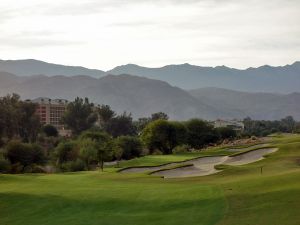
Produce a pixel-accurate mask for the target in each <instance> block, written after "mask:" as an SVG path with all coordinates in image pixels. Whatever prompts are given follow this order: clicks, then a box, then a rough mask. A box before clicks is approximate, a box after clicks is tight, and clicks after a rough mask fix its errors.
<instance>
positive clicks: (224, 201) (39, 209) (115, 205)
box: [0, 136, 300, 225]
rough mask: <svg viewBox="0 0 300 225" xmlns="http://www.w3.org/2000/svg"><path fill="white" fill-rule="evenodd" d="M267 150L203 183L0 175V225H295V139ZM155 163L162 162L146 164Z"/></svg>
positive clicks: (299, 199)
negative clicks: (261, 157) (258, 157)
mask: <svg viewBox="0 0 300 225" xmlns="http://www.w3.org/2000/svg"><path fill="white" fill-rule="evenodd" d="M273 144H274V145H276V147H278V148H279V150H278V151H277V152H275V153H272V154H270V155H269V156H268V157H267V158H266V159H264V160H261V161H258V162H255V163H251V164H248V165H243V166H228V167H226V168H223V169H224V170H223V171H222V172H220V173H217V174H214V175H210V176H204V177H194V178H181V179H160V178H158V177H152V176H148V175H143V174H119V173H116V169H113V168H110V169H107V170H106V172H104V173H101V172H84V173H69V174H54V175H0V224H1V225H59V224H63V225H96V224H101V225H116V224H122V225H127V224H128V225H129V224H130V225H148V224H153V225H154V224H155V225H177V224H180V225H182V224H191V225H193V224H197V225H213V224H217V225H253V224H255V225H298V224H300V223H299V222H300V213H299V211H300V165H299V163H298V160H299V158H300V136H293V137H289V136H288V137H286V136H284V137H276V138H274V142H273ZM196 156H200V155H196ZM159 157H162V158H163V159H162V160H160V159H159ZM187 157H188V156H187V155H186V156H185V155H182V156H178V155H175V156H172V157H169V158H168V159H167V160H172V159H174V160H175V161H180V160H183V159H187ZM192 157H195V155H193V156H192ZM192 157H191V158H192ZM147 160H148V163H151V159H149V158H148V159H147ZM147 160H146V161H147ZM161 161H162V162H165V161H166V158H165V156H156V157H155V158H154V159H153V161H152V164H155V163H157V162H159V163H160V162H161ZM141 165H142V164H141ZM261 167H262V168H263V173H262V174H261Z"/></svg>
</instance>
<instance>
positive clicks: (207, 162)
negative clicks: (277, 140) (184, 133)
mask: <svg viewBox="0 0 300 225" xmlns="http://www.w3.org/2000/svg"><path fill="white" fill-rule="evenodd" d="M252 147H253V146H252ZM256 147H257V146H256ZM277 150H278V149H277V148H262V149H257V150H252V151H249V152H245V153H241V154H238V155H235V156H208V157H200V158H195V159H191V160H187V161H181V162H174V163H169V164H165V165H160V166H148V167H147V166H145V167H132V168H127V169H124V170H121V171H120V172H121V173H145V172H152V173H151V174H152V175H159V176H163V177H164V178H179V177H195V176H205V175H210V174H214V173H218V172H220V171H221V170H216V169H215V166H216V165H220V164H224V165H244V164H249V163H252V162H256V161H259V160H262V159H263V158H264V157H263V156H264V155H266V154H270V153H273V152H275V151H277ZM186 164H192V165H189V166H186ZM180 165H182V167H178V168H174V169H172V167H173V166H180Z"/></svg>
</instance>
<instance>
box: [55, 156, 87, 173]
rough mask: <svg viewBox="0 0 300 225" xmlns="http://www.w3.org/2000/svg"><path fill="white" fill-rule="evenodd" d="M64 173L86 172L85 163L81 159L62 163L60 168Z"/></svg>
mask: <svg viewBox="0 0 300 225" xmlns="http://www.w3.org/2000/svg"><path fill="white" fill-rule="evenodd" d="M60 169H61V171H62V172H76V171H84V170H86V167H85V163H84V161H83V160H81V159H77V160H75V161H69V162H65V163H62V164H61V166H60Z"/></svg>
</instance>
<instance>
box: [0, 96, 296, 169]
mask: <svg viewBox="0 0 300 225" xmlns="http://www.w3.org/2000/svg"><path fill="white" fill-rule="evenodd" d="M36 107H37V105H36V104H33V103H30V102H24V101H21V100H20V97H19V96H18V95H16V94H13V95H7V96H5V97H3V98H0V148H1V149H0V153H1V154H0V172H10V173H22V172H47V171H48V172H49V170H50V171H62V172H64V171H81V170H93V169H96V168H99V169H102V170H103V168H104V162H106V161H120V160H129V159H132V158H135V157H140V156H144V155H147V154H172V153H176V154H178V153H181V152H187V151H192V150H200V149H202V148H204V147H206V146H209V145H215V144H218V143H222V142H223V141H224V140H226V139H235V138H237V137H238V136H240V135H264V134H268V133H266V130H263V132H261V130H260V129H261V127H266V126H267V127H268V129H271V128H272V129H275V128H276V131H277V128H278V127H280V130H281V131H284V132H289V131H294V130H296V127H297V123H296V122H295V121H294V120H291V118H290V117H288V118H285V119H283V120H282V121H281V122H280V124H281V125H280V126H277V125H278V124H277V122H270V121H269V122H266V121H264V122H259V121H253V120H251V119H250V118H246V119H245V120H244V122H245V132H244V134H240V133H237V132H236V131H234V130H233V129H231V128H227V127H221V128H214V126H213V124H212V123H211V122H208V121H204V120H200V119H190V120H188V121H169V117H168V115H167V114H165V113H163V112H158V113H154V114H152V115H151V116H150V117H144V118H140V119H138V120H133V118H132V115H131V114H130V113H127V112H123V113H121V114H117V113H116V112H115V111H113V110H112V109H111V108H110V106H108V105H95V104H93V103H91V102H89V100H88V99H87V98H85V99H83V98H76V99H75V100H74V101H73V102H70V103H69V104H68V105H67V108H66V112H65V114H64V116H63V117H62V120H61V123H62V124H64V125H65V126H66V127H67V128H68V129H70V130H71V131H72V134H73V135H72V136H71V137H61V136H59V134H58V131H57V129H56V128H55V127H53V126H51V125H42V124H41V123H40V121H39V118H38V116H37V115H36V114H35V110H36ZM294 122H295V123H294ZM261 124H265V125H266V126H263V125H261ZM275 125H276V126H275ZM278 129H279V128H278ZM273 131H275V130H273Z"/></svg>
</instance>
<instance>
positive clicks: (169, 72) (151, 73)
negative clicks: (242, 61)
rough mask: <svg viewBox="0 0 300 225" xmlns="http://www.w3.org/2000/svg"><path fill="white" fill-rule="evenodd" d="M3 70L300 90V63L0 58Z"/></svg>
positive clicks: (191, 86) (189, 85)
mask: <svg viewBox="0 0 300 225" xmlns="http://www.w3.org/2000/svg"><path fill="white" fill-rule="evenodd" d="M0 71H5V72H9V73H12V74H16V75H18V76H30V75H47V76H55V75H64V76H76V75H87V76H92V77H96V78H100V77H103V76H105V75H107V74H114V75H119V74H131V75H136V76H141V77H147V78H151V79H158V80H162V81H166V82H168V83H169V84H171V85H173V86H177V87H180V88H183V89H186V90H190V89H196V88H202V87H219V88H226V89H232V90H239V91H247V92H274V93H292V92H300V62H295V63H293V64H291V65H286V66H278V67H272V66H261V67H258V68H248V69H246V70H238V69H233V68H229V67H225V66H217V67H202V66H194V65H190V64H181V65H167V66H164V67H161V68H147V67H141V66H138V65H134V64H128V65H123V66H118V67H116V68H114V69H112V70H109V71H106V72H104V71H102V70H95V69H87V68H84V67H74V66H63V65H57V64H51V63H45V62H42V61H37V60H33V59H30V60H6V61H5V60H0Z"/></svg>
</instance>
